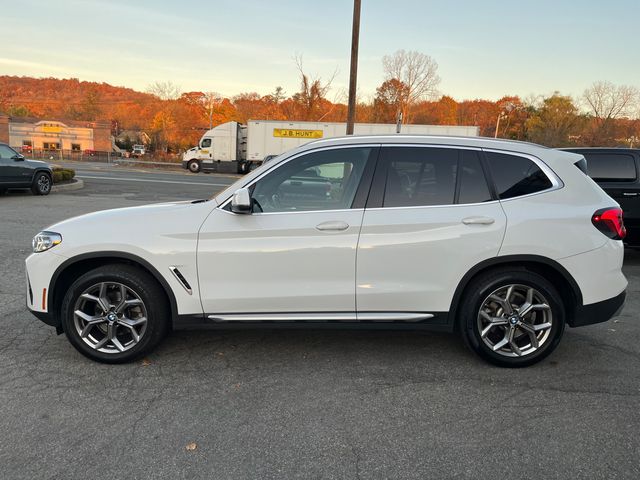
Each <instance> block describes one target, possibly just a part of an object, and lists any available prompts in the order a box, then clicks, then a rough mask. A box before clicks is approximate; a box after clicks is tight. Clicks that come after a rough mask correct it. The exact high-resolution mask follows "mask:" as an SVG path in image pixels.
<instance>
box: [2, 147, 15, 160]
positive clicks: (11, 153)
mask: <svg viewBox="0 0 640 480" xmlns="http://www.w3.org/2000/svg"><path fill="white" fill-rule="evenodd" d="M16 155H17V153H16V151H15V150H14V149H13V148H11V147H7V146H6V145H0V158H13V157H15V156H16Z"/></svg>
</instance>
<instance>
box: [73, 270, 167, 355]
mask: <svg viewBox="0 0 640 480" xmlns="http://www.w3.org/2000/svg"><path fill="white" fill-rule="evenodd" d="M168 312H169V307H168V305H167V301H166V297H165V295H164V291H163V290H162V288H161V287H160V285H158V283H157V282H156V281H155V279H154V278H153V277H151V276H150V275H149V274H148V273H146V272H144V271H142V270H139V269H137V268H135V267H133V266H130V265H120V264H114V265H105V266H103V267H99V268H96V269H95V270H91V271H89V272H87V273H85V274H84V275H82V276H80V277H79V278H78V279H77V280H76V281H75V282H74V283H73V284H72V285H71V287H69V289H68V291H67V294H66V295H65V297H64V300H63V302H62V321H63V323H64V325H63V328H64V331H65V333H66V335H67V337H68V338H69V341H70V342H71V344H72V345H73V346H74V347H75V348H76V349H77V350H78V351H79V352H80V353H82V354H83V355H85V356H87V357H89V358H91V359H93V360H97V361H99V362H104V363H123V362H127V361H130V360H133V359H135V358H138V357H140V356H142V355H144V354H145V353H148V352H150V351H151V350H152V349H153V348H154V347H156V346H157V345H158V343H160V340H162V338H163V337H164V335H165V333H166V332H167V331H168V330H169V314H168Z"/></svg>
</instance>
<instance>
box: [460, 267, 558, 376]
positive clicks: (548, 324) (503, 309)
mask: <svg viewBox="0 0 640 480" xmlns="http://www.w3.org/2000/svg"><path fill="white" fill-rule="evenodd" d="M459 313H460V315H459V326H460V330H461V332H462V336H463V338H464V340H465V343H466V344H467V346H468V347H469V348H471V349H472V350H473V351H474V352H476V353H477V354H478V355H480V356H481V357H482V358H484V359H485V360H487V361H489V362H491V363H493V364H495V365H498V366H501V367H526V366H529V365H532V364H534V363H537V362H539V361H541V360H542V359H543V358H545V357H546V356H547V355H549V354H550V353H551V352H552V351H553V350H554V349H555V348H556V347H557V346H558V343H559V342H560V339H561V338H562V334H563V332H564V326H565V309H564V304H563V303H562V299H561V297H560V295H559V294H558V291H557V289H556V288H555V287H554V286H553V284H551V283H550V282H549V281H548V280H546V279H545V278H544V277H542V276H541V275H538V274H537V273H534V272H530V271H527V270H524V269H523V270H518V269H501V270H495V271H492V272H487V273H485V274H481V275H480V276H478V277H477V278H475V279H474V280H473V281H472V282H471V283H470V285H469V286H468V288H467V289H466V290H465V295H464V298H463V301H462V304H461V306H460V311H459Z"/></svg>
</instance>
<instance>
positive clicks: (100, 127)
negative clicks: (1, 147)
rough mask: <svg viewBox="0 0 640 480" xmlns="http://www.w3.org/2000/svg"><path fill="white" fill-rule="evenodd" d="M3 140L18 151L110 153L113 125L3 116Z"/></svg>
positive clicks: (0, 125) (0, 120)
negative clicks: (88, 151)
mask: <svg viewBox="0 0 640 480" xmlns="http://www.w3.org/2000/svg"><path fill="white" fill-rule="evenodd" d="M0 142H2V143H8V144H9V146H11V147H13V148H14V149H15V150H18V151H20V150H22V151H25V150H26V151H32V150H45V151H58V150H69V151H77V152H84V151H87V150H90V151H97V152H111V150H112V141H111V124H110V123H108V122H81V121H64V122H61V121H57V120H38V119H33V118H15V117H8V116H6V115H0Z"/></svg>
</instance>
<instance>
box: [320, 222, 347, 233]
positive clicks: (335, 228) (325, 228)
mask: <svg viewBox="0 0 640 480" xmlns="http://www.w3.org/2000/svg"><path fill="white" fill-rule="evenodd" d="M347 228H349V224H348V223H347V222H340V221H331V222H322V223H321V224H320V225H316V230H320V231H321V232H341V231H343V230H346V229H347Z"/></svg>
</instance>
